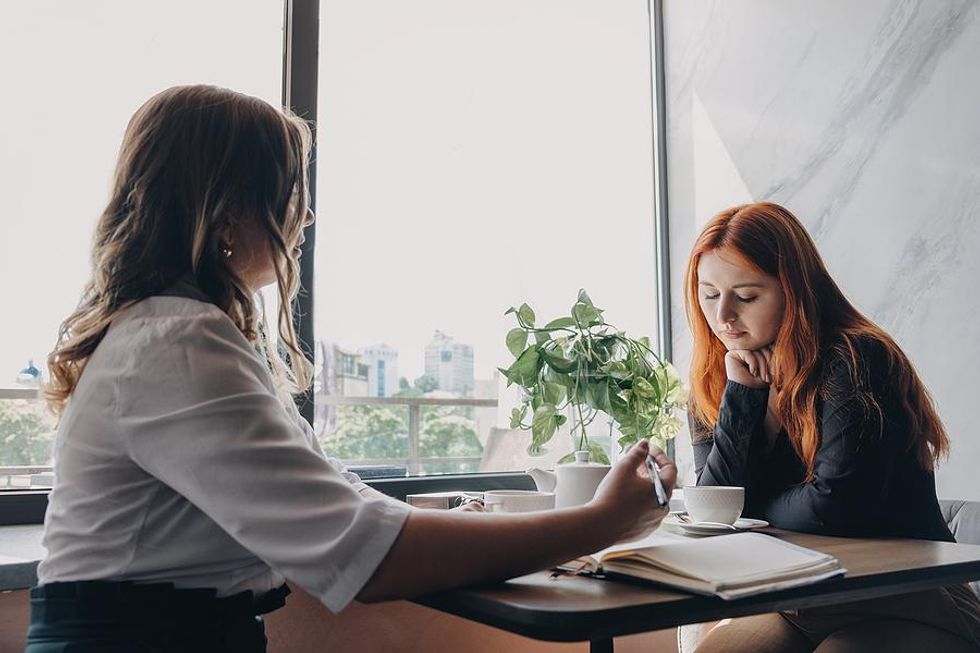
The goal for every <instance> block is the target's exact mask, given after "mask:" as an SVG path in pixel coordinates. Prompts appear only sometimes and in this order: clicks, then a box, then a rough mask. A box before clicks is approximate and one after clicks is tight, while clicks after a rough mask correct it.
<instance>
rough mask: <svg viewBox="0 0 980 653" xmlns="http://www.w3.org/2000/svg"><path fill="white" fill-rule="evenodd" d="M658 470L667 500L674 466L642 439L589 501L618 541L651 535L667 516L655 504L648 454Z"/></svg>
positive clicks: (675, 471) (655, 495)
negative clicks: (648, 468) (647, 465)
mask: <svg viewBox="0 0 980 653" xmlns="http://www.w3.org/2000/svg"><path fill="white" fill-rule="evenodd" d="M648 453H649V454H650V455H652V456H653V458H654V460H656V462H657V465H658V466H659V467H660V480H661V481H662V482H663V485H664V490H666V491H667V497H668V499H669V498H670V495H671V492H672V491H673V489H674V484H675V483H676V482H677V467H675V466H674V463H673V462H671V460H670V458H668V457H667V455H666V454H665V453H664V452H663V451H661V450H660V448H659V447H650V445H649V443H648V442H647V441H646V440H641V441H640V442H639V443H638V444H636V445H635V446H634V447H633V448H632V449H630V450H629V451H628V452H627V453H626V455H625V456H624V457H623V458H622V460H620V461H619V462H618V463H617V464H616V465H615V466H614V467H613V468H612V469H611V470H609V473H608V474H607V475H606V477H605V478H604V479H603V480H602V483H600V484H599V487H598V489H597V490H596V493H595V497H594V498H593V499H592V501H590V502H589V506H590V507H593V506H594V507H595V508H596V512H597V514H598V515H599V518H600V519H601V520H605V527H606V528H608V529H610V532H612V533H617V534H618V537H617V538H616V539H617V540H618V541H624V542H628V541H631V540H638V539H640V538H641V537H643V536H645V535H647V534H649V533H651V532H652V531H653V530H654V529H655V528H656V527H657V525H658V524H659V523H660V521H661V520H662V519H663V518H664V516H665V515H666V514H667V507H666V506H665V507H660V506H658V505H657V494H656V492H655V491H654V489H653V483H652V482H651V480H650V475H649V473H648V472H647V469H646V457H647V454H648Z"/></svg>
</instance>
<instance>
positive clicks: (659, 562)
mask: <svg viewBox="0 0 980 653" xmlns="http://www.w3.org/2000/svg"><path fill="white" fill-rule="evenodd" d="M617 553H618V554H619V555H623V554H622V553H621V552H616V551H612V552H610V553H607V554H606V556H607V557H610V558H615V557H617ZM633 555H634V556H637V555H639V556H641V557H642V558H643V559H644V560H646V561H648V562H649V563H650V564H652V565H653V566H657V567H661V568H664V569H668V570H671V571H674V572H675V573H678V574H679V575H683V576H688V577H692V578H700V579H703V580H705V581H708V582H710V583H713V584H729V583H737V582H746V581H750V580H753V579H766V578H775V577H778V576H779V575H781V574H784V573H786V572H789V571H795V570H800V569H806V568H808V567H811V566H819V565H821V564H822V563H825V562H827V561H828V560H833V558H832V557H831V556H827V555H825V554H823V553H820V552H818V551H812V550H810V549H805V548H803V547H799V546H796V545H794V544H790V543H788V542H783V541H782V540H779V539H777V538H774V537H771V536H769V535H763V534H762V533H736V534H733V535H724V536H721V537H711V538H704V539H697V540H692V539H685V540H684V541H666V542H658V543H655V544H653V545H652V546H649V547H645V548H643V549H641V550H635V551H634V553H633Z"/></svg>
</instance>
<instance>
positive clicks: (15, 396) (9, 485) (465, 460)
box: [0, 388, 497, 489]
mask: <svg viewBox="0 0 980 653" xmlns="http://www.w3.org/2000/svg"><path fill="white" fill-rule="evenodd" d="M39 398H40V397H39V393H38V390H37V389H36V388H0V401H2V400H26V401H36V400H39ZM317 403H318V404H321V405H326V406H358V405H361V406H363V405H368V406H406V407H407V408H408V451H407V455H406V456H404V457H389V458H380V457H379V458H354V459H344V463H345V464H346V465H348V466H349V467H366V466H384V465H392V466H397V467H404V468H405V470H406V471H407V473H408V474H409V475H412V476H415V475H418V474H421V473H422V472H423V471H424V469H425V465H431V464H440V463H441V464H452V465H470V464H473V465H478V464H479V463H480V460H481V457H480V456H422V455H421V450H420V446H419V438H420V433H421V427H422V409H423V408H426V407H446V406H463V407H469V408H496V407H497V400H496V399H470V398H441V397H339V396H324V395H320V396H318V397H317ZM51 472H52V468H51V467H50V466H45V465H7V466H0V489H17V488H20V489H25V488H31V487H47V486H48V485H50V481H49V478H48V475H49V474H50V473H51ZM38 476H40V479H39V478H38Z"/></svg>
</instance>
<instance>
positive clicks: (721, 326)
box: [685, 202, 980, 653]
mask: <svg viewBox="0 0 980 653" xmlns="http://www.w3.org/2000/svg"><path fill="white" fill-rule="evenodd" d="M685 283H686V287H685V300H686V308H687V316H688V321H689V323H690V326H691V332H692V334H693V337H694V348H693V355H692V362H691V399H690V413H689V415H690V419H691V426H692V429H691V430H692V438H693V441H694V454H695V468H696V471H697V474H698V484H699V485H729V486H742V487H744V488H745V511H744V512H745V514H746V515H747V516H749V517H756V518H761V519H765V520H768V521H769V522H770V523H772V525H774V526H777V527H779V528H785V529H789V530H795V531H803V532H809V533H820V534H826V535H838V536H845V537H846V536H853V537H858V536H860V537H876V536H881V537H911V538H920V539H929V540H940V541H947V542H952V541H953V536H952V534H951V533H950V531H949V528H948V527H947V525H946V523H945V521H944V520H943V517H942V514H941V513H940V510H939V504H938V501H937V499H936V486H935V480H934V476H933V465H934V461H935V460H936V459H938V458H941V457H942V456H944V455H946V453H947V451H948V449H949V440H948V437H947V435H946V430H945V428H944V427H943V424H942V422H941V421H940V419H939V416H938V415H937V413H936V410H935V408H934V406H933V403H932V399H931V398H930V396H929V394H928V392H927V391H926V389H925V387H924V385H923V384H922V381H921V380H920V379H919V376H918V375H917V374H916V372H915V369H914V368H913V366H912V364H911V363H910V362H909V360H908V358H907V357H906V356H905V354H904V353H903V352H902V350H901V349H900V348H899V347H898V345H897V344H896V343H895V341H894V340H893V339H892V338H891V337H890V336H889V335H888V334H887V333H885V332H884V331H883V330H882V329H881V328H880V327H878V326H877V325H875V324H874V323H873V322H871V320H869V319H868V318H866V317H865V316H864V315H862V314H861V313H860V312H859V311H858V310H857V309H856V308H855V307H854V306H853V305H852V304H851V303H850V302H849V301H848V300H847V298H846V297H845V296H844V294H843V293H842V292H841V290H840V289H839V288H838V287H837V284H836V283H834V281H833V279H831V277H830V275H829V273H828V272H827V269H826V267H825V266H824V263H823V261H822V260H821V258H820V255H819V253H818V252H817V249H816V246H815V245H814V243H813V241H812V240H811V238H810V236H809V235H808V234H807V232H806V230H805V229H804V227H803V225H802V224H800V222H799V221H798V220H797V219H796V218H795V217H794V216H793V215H792V214H791V213H790V212H789V211H787V210H786V209H785V208H783V207H781V206H779V205H777V204H773V203H771V202H758V203H755V204H748V205H744V206H736V207H734V208H731V209H728V210H726V211H722V212H721V213H719V214H718V215H716V216H715V217H714V218H713V219H712V220H711V221H710V222H709V223H708V224H707V226H706V227H705V228H704V230H703V231H702V232H701V235H700V236H699V237H698V239H697V241H696V242H695V244H694V248H693V250H692V252H691V256H690V259H689V262H688V267H687V275H686V280H685ZM978 645H980V609H978V603H977V599H976V597H975V596H974V595H973V593H972V592H971V591H970V589H969V588H968V587H966V586H960V585H957V586H952V587H947V588H943V589H940V590H934V591H925V592H918V593H915V594H911V595H906V596H900V597H894V598H889V599H881V600H873V601H863V602H860V603H852V604H847V605H842V606H836V607H833V608H819V609H810V610H800V611H798V612H794V613H792V614H790V613H783V614H774V615H762V616H758V617H747V618H743V619H735V620H731V621H726V622H723V623H722V624H720V625H719V626H716V627H715V628H714V629H713V630H712V631H710V632H709V633H708V634H707V636H706V637H705V638H703V639H702V642H701V644H700V646H699V647H698V649H697V650H698V652H699V653H709V652H714V651H729V652H732V653H738V652H741V651H746V652H748V651H753V652H755V651H767V652H768V651H785V652H796V651H800V652H804V651H806V652H810V651H818V652H819V653H842V652H850V651H855V652H857V651H868V650H888V651H893V652H899V651H920V650H924V649H928V648H930V647H932V648H935V647H936V646H939V647H941V649H942V650H943V651H948V652H952V651H967V650H969V651H973V650H976V647H977V646H978Z"/></svg>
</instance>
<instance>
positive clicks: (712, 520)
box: [665, 485, 769, 536]
mask: <svg viewBox="0 0 980 653" xmlns="http://www.w3.org/2000/svg"><path fill="white" fill-rule="evenodd" d="M744 507H745V488H743V487H730V486H721V485H701V486H687V487H685V488H684V508H685V510H684V511H678V512H672V513H670V515H668V517H667V519H666V520H665V523H669V524H670V525H671V526H675V527H677V528H679V529H680V530H681V531H683V532H684V533H687V534H690V535H701V536H705V535H724V534H726V533H737V532H740V531H750V530H755V529H757V528H765V527H767V526H769V522H767V521H765V520H764V519H749V518H747V517H742V509H743V508H744Z"/></svg>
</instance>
